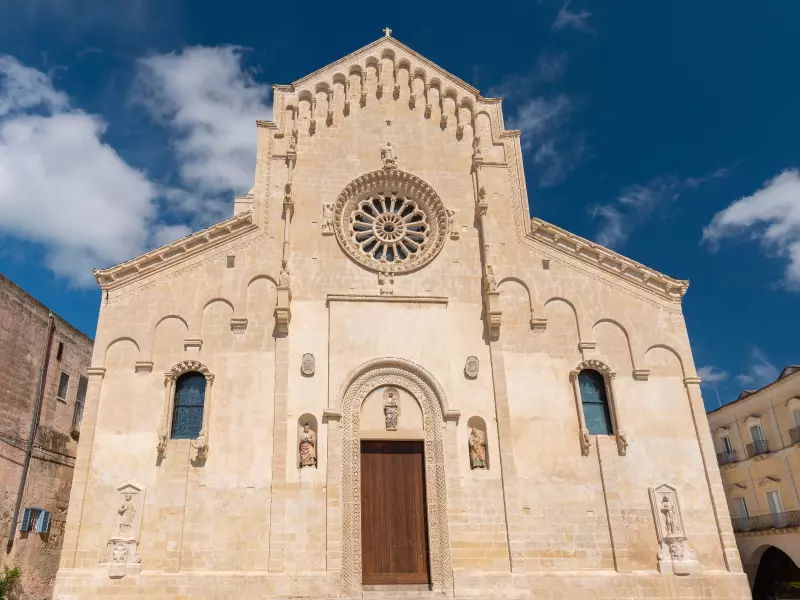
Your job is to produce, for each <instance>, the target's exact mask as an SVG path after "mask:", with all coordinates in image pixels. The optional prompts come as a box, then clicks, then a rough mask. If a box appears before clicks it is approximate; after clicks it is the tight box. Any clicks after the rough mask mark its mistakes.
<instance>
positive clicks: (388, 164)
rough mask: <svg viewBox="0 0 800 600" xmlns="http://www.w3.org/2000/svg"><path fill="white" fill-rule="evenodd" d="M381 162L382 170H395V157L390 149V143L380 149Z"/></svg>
mask: <svg viewBox="0 0 800 600" xmlns="http://www.w3.org/2000/svg"><path fill="white" fill-rule="evenodd" d="M381 160H382V161H383V168H384V169H396V168H397V157H396V156H395V154H394V148H392V142H386V145H385V146H383V147H382V148H381Z"/></svg>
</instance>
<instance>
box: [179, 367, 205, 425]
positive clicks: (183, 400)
mask: <svg viewBox="0 0 800 600" xmlns="http://www.w3.org/2000/svg"><path fill="white" fill-rule="evenodd" d="M205 399H206V378H205V376H204V375H202V374H201V373H196V372H191V373H184V374H183V375H181V376H180V377H178V381H177V382H175V408H174V409H173V411H172V433H171V435H170V437H171V438H172V439H173V440H193V439H195V438H196V437H197V436H198V435H200V430H201V429H202V428H203V405H204V404H205Z"/></svg>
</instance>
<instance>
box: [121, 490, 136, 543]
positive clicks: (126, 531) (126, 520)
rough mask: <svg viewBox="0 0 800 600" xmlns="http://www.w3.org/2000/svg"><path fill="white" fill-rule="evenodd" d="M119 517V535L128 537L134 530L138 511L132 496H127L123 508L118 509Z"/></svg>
mask: <svg viewBox="0 0 800 600" xmlns="http://www.w3.org/2000/svg"><path fill="white" fill-rule="evenodd" d="M117 514H118V515H119V525H117V535H120V536H122V537H128V536H130V534H131V529H132V528H133V520H134V519H135V518H136V509H135V508H134V506H133V500H132V496H131V494H125V498H124V501H123V502H122V506H120V507H119V509H117Z"/></svg>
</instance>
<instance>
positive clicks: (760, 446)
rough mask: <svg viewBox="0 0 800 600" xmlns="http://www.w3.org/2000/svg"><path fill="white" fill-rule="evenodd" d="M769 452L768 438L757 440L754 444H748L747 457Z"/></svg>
mask: <svg viewBox="0 0 800 600" xmlns="http://www.w3.org/2000/svg"><path fill="white" fill-rule="evenodd" d="M768 452H769V445H768V444H767V440H756V441H754V442H753V443H752V444H747V458H750V457H752V456H758V455H759V454H767V453H768Z"/></svg>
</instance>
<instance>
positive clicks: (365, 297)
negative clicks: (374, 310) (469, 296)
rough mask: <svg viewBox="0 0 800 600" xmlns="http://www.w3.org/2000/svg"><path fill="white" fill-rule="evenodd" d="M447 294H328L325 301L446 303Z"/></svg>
mask: <svg viewBox="0 0 800 600" xmlns="http://www.w3.org/2000/svg"><path fill="white" fill-rule="evenodd" d="M449 301H450V298H448V297H447V296H386V295H378V294H376V295H370V294H328V295H327V297H326V303H327V304H329V305H330V303H331V302H395V303H409V304H447V303H448V302H449Z"/></svg>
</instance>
